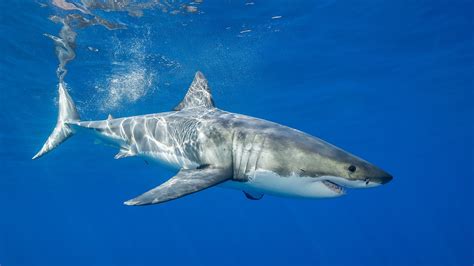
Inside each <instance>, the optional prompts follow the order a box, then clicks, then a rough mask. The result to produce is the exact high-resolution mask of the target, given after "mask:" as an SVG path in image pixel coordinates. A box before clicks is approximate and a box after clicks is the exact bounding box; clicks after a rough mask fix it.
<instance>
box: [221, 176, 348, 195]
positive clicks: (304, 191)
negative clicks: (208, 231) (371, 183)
mask: <svg viewBox="0 0 474 266" xmlns="http://www.w3.org/2000/svg"><path fill="white" fill-rule="evenodd" d="M248 176H250V177H251V178H250V180H249V181H247V182H237V181H227V182H225V183H223V184H221V187H226V188H232V189H238V190H243V191H247V192H257V193H263V194H270V195H275V196H285V197H300V198H332V197H338V196H341V195H344V192H343V191H340V190H337V189H334V188H331V186H328V184H327V183H325V182H324V181H322V180H319V181H318V180H316V179H315V178H313V177H300V176H297V175H294V174H293V175H291V176H283V177H282V176H280V175H278V174H277V173H275V172H272V171H268V170H261V169H258V170H256V171H252V172H250V173H248Z"/></svg>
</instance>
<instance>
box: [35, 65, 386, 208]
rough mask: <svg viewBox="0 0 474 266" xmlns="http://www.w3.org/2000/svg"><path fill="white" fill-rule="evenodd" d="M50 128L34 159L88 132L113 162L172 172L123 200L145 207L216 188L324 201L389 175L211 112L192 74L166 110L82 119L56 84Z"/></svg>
mask: <svg viewBox="0 0 474 266" xmlns="http://www.w3.org/2000/svg"><path fill="white" fill-rule="evenodd" d="M58 87H59V114H58V119H57V123H56V127H55V128H54V130H53V132H52V133H51V135H50V136H49V138H48V139H47V141H46V143H45V144H44V145H43V147H42V148H41V150H40V151H39V152H38V153H37V154H36V155H35V156H34V157H33V159H37V158H39V157H41V156H43V155H44V154H46V153H47V152H49V151H51V150H53V149H54V148H56V147H58V146H59V145H60V144H61V143H62V142H64V141H65V140H66V139H68V138H69V137H70V136H72V135H73V134H75V133H82V132H84V133H91V134H94V135H96V136H97V137H98V138H100V139H102V140H103V142H105V143H107V144H108V145H113V146H115V147H117V148H118V149H119V152H118V153H117V155H116V156H115V158H116V159H120V158H125V157H131V156H139V157H143V158H146V160H148V161H154V162H158V163H162V164H166V165H169V166H171V167H174V168H176V169H179V172H178V173H177V174H176V175H175V176H174V177H172V178H170V179H169V180H168V181H166V182H164V183H163V184H161V185H159V186H158V187H156V188H153V189H151V190H150V191H148V192H146V193H144V194H142V195H140V196H138V197H136V198H134V199H131V200H128V201H126V202H125V204H126V205H149V204H157V203H162V202H166V201H170V200H173V199H177V198H180V197H183V196H186V195H189V194H191V193H194V192H198V191H201V190H204V189H206V188H210V187H213V186H216V185H221V186H224V187H229V188H233V189H238V190H241V191H243V192H244V194H245V196H246V197H247V198H249V199H253V200H257V199H261V198H262V197H263V195H264V194H271V195H276V196H287V197H303V198H328V197H338V196H341V195H344V194H345V188H368V187H375V186H378V185H381V184H385V183H387V182H389V181H390V180H392V176H391V175H390V174H388V173H387V172H385V171H383V170H382V169H380V168H378V167H376V166H375V165H373V164H371V163H369V162H367V161H365V160H363V159H360V158H358V157H356V156H354V155H352V154H350V153H348V152H346V151H344V150H342V149H340V148H337V147H335V146H333V145H331V144H329V143H327V142H325V141H323V140H321V139H319V138H316V137H313V136H310V135H308V134H306V133H303V132H301V131H299V130H296V129H292V128H289V127H286V126H283V125H280V124H277V123H273V122H269V121H266V120H262V119H258V118H254V117H250V116H246V115H241V114H235V113H231V112H226V111H223V110H220V109H218V108H216V107H215V105H214V101H213V98H212V95H211V90H210V88H209V86H208V82H207V80H206V78H205V77H204V75H203V74H202V73H201V72H197V73H196V75H195V77H194V80H193V82H192V84H191V86H190V87H189V90H188V92H187V93H186V95H185V97H184V99H183V100H182V101H181V103H179V104H178V105H177V106H176V107H175V108H174V110H173V111H171V112H165V113H157V114H148V115H141V116H132V117H125V118H113V117H111V116H110V115H109V117H108V118H107V119H106V120H100V121H81V120H80V117H79V114H78V112H77V109H76V106H75V104H74V102H73V100H72V98H71V96H70V95H69V93H68V91H67V90H66V88H65V86H64V84H63V83H60V84H59V86H58Z"/></svg>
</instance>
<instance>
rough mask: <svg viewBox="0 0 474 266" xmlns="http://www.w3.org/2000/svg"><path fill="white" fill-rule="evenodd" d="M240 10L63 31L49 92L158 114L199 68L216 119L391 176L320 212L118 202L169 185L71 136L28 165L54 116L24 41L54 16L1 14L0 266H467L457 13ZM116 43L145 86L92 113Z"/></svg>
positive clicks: (469, 97) (461, 47) (465, 96)
mask: <svg viewBox="0 0 474 266" xmlns="http://www.w3.org/2000/svg"><path fill="white" fill-rule="evenodd" d="M254 2H255V4H254V5H245V2H244V1H205V2H204V3H203V4H201V6H200V7H199V8H200V10H201V11H203V13H201V14H188V15H178V16H171V15H169V14H163V13H161V12H158V11H145V15H144V16H143V17H142V18H129V17H127V16H126V15H124V14H117V15H114V14H111V13H110V14H109V13H104V16H106V17H108V18H110V19H112V20H113V19H118V20H120V21H122V22H124V23H126V24H127V25H129V29H128V30H123V31H114V32H111V31H108V30H106V29H104V28H101V27H99V26H97V27H90V28H86V29H83V30H79V31H78V42H77V58H76V59H75V61H72V62H71V63H70V64H69V65H68V68H69V70H70V71H69V74H68V76H67V77H66V81H67V82H68V85H69V88H70V92H71V94H72V96H73V98H74V99H75V100H76V102H77V104H78V107H79V108H80V112H81V115H82V117H83V118H84V119H104V118H105V117H106V116H107V114H108V113H109V112H112V114H113V115H115V116H117V117H118V116H129V115H136V114H145V113H153V112H162V111H168V110H170V109H171V108H172V107H173V106H174V105H175V104H177V103H178V102H179V100H180V99H181V98H182V96H183V95H184V93H185V91H186V89H187V86H188V85H189V83H190V82H191V80H192V76H193V74H194V72H195V71H196V70H201V71H203V72H204V74H205V75H206V76H207V78H208V79H209V82H210V85H211V87H212V89H213V91H214V95H215V96H214V98H215V101H216V103H217V105H218V106H219V107H220V108H222V109H225V110H229V111H233V112H238V113H244V114H248V115H252V116H256V117H261V118H265V119H268V120H272V121H276V122H279V123H282V124H285V125H288V126H291V127H295V128H298V129H301V130H303V131H306V132H308V133H310V134H312V135H315V136H318V137H321V138H322V139H325V140H327V141H329V142H331V143H333V144H335V145H337V146H340V147H342V148H343V149H346V150H348V151H350V152H352V153H355V154H357V155H359V156H361V157H362V158H365V159H367V160H369V161H371V162H373V163H375V164H377V165H379V166H381V167H382V168H384V169H386V170H387V171H389V172H390V173H391V174H393V175H394V177H395V179H394V180H393V181H392V182H391V183H389V184H388V185H386V186H382V187H378V188H375V189H368V190H350V191H349V193H348V195H346V196H344V197H342V198H337V199H330V200H301V199H286V198H276V197H271V196H266V197H264V198H263V199H262V200H261V201H249V200H247V199H246V198H245V197H244V195H243V194H242V193H241V192H239V191H233V190H226V189H220V188H213V189H209V190H207V191H204V192H202V193H197V194H194V195H191V196H188V197H186V198H182V199H179V200H176V201H172V202H168V203H166V204H162V205H158V206H149V207H127V206H124V205H122V202H123V201H124V200H127V199H130V198H132V197H135V196H136V195H138V194H141V193H142V192H144V191H146V190H148V189H150V188H152V187H154V186H156V185H158V184H159V183H161V182H163V181H164V180H166V179H167V178H169V177H171V176H172V175H173V172H170V171H167V170H164V169H163V168H161V167H160V166H153V165H146V164H145V163H144V162H143V161H141V160H138V159H123V160H120V161H117V160H114V159H113V156H114V154H115V153H116V152H117V151H115V150H113V149H110V148H108V147H103V146H100V145H94V143H93V141H92V140H90V139H87V138H83V137H80V136H76V137H73V138H72V139H70V140H69V141H68V142H67V143H65V144H64V145H62V146H61V147H60V148H58V149H57V150H55V151H54V152H53V153H51V154H49V155H48V156H46V157H45V158H42V159H41V160H38V161H31V159H30V158H31V157H32V156H33V155H34V154H35V152H36V151H37V150H38V149H39V148H40V147H41V145H42V143H43V142H44V140H45V139H46V138H47V136H48V134H49V133H50V131H51V129H52V127H53V126H54V124H55V119H56V112H57V111H56V106H55V103H54V102H55V100H54V99H55V97H56V93H57V92H56V86H57V79H56V76H55V70H56V67H57V59H56V57H55V54H54V49H53V43H52V42H51V41H50V40H49V39H47V38H46V37H44V36H42V34H43V33H50V34H57V32H58V31H59V28H60V26H59V25H56V24H54V23H52V22H51V21H49V20H48V19H47V17H48V16H49V15H52V14H64V11H61V10H58V9H55V8H52V7H47V8H41V7H40V6H39V5H38V4H37V3H35V2H33V1H31V2H29V1H28V2H27V1H14V0H7V1H5V0H2V1H1V3H0V19H1V23H0V36H1V42H0V54H1V57H0V75H1V78H0V80H1V81H0V85H1V88H0V122H1V123H0V147H1V148H0V166H1V169H0V170H1V172H0V264H1V265H2V266H12V265H472V263H474V255H473V254H474V251H473V243H474V229H473V224H474V219H473V213H474V211H473V196H472V193H473V177H474V169H473V144H474V143H473V133H474V132H473V131H474V128H473V121H474V117H473V116H474V108H473V106H474V105H473V103H472V101H473V88H474V84H473V77H472V75H473V73H474V69H473V68H474V67H473V60H474V57H473V51H474V37H473V29H474V23H473V15H472V14H473V10H474V6H473V3H472V1H447V0H446V1H432V0H430V1H349V2H347V1H331V0H324V1H257V0H255V1H254ZM277 15H281V16H283V17H282V18H281V19H273V20H272V19H271V17H272V16H277ZM114 16H115V17H114ZM183 24H184V25H183ZM226 27H230V28H228V29H226ZM244 29H251V30H252V31H251V32H249V33H246V34H239V32H240V31H241V30H244ZM239 35H242V36H239ZM143 36H146V38H145V37H143ZM133 40H145V41H144V42H143V43H142V44H143V45H144V46H145V48H144V49H142V50H140V51H139V52H146V55H147V56H146V57H145V58H141V59H134V60H138V61H140V62H141V63H143V64H142V66H144V67H146V69H151V70H153V71H155V73H156V78H155V79H154V82H153V84H152V87H153V88H154V89H153V90H150V92H149V93H148V94H147V95H146V96H144V97H141V98H140V99H139V100H137V101H135V102H124V103H122V104H121V105H120V106H116V107H114V108H112V109H111V108H109V109H108V110H106V109H104V108H100V105H101V101H102V100H103V97H104V94H103V93H102V94H100V93H99V92H98V91H97V90H96V89H95V88H94V84H96V83H97V82H98V83H101V82H102V83H104V80H106V79H107V77H108V76H109V75H111V73H112V72H113V69H112V68H111V65H112V62H111V58H115V57H114V51H117V49H119V48H118V47H117V42H119V43H120V42H122V43H123V44H125V46H126V47H122V48H120V49H122V50H121V51H122V52H124V50H123V49H125V58H122V59H123V60H124V61H127V58H126V56H127V53H126V49H128V47H127V45H126V44H127V43H128V42H129V41H133ZM88 46H92V47H97V48H99V52H97V53H92V52H90V51H89V50H88V49H87V47H88ZM161 55H164V56H166V57H167V58H171V59H172V60H175V61H176V62H179V67H177V68H174V69H170V68H169V67H166V66H165V65H163V62H161V61H160V60H158V59H159V58H160V56H161ZM157 58H158V59H157ZM101 97H102V98H101Z"/></svg>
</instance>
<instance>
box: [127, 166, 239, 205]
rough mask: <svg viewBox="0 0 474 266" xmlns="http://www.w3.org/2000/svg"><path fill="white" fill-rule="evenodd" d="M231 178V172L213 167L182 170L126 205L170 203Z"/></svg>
mask: <svg viewBox="0 0 474 266" xmlns="http://www.w3.org/2000/svg"><path fill="white" fill-rule="evenodd" d="M231 176H232V173H231V171H229V170H227V169H222V168H213V167H211V166H208V167H205V168H199V169H191V170H186V169H181V171H179V173H178V174H177V175H175V176H174V177H172V178H170V179H169V180H168V181H166V182H165V183H163V184H161V185H159V186H158V187H156V188H154V189H152V190H150V191H148V192H146V193H144V194H142V195H141V196H138V197H136V198H134V199H131V200H129V201H126V202H124V204H125V205H134V206H135V205H150V204H158V203H162V202H165V201H170V200H173V199H177V198H180V197H183V196H186V195H188V194H191V193H194V192H198V191H201V190H204V189H206V188H209V187H212V186H215V185H217V184H219V183H222V182H224V181H226V180H228V179H230V178H231Z"/></svg>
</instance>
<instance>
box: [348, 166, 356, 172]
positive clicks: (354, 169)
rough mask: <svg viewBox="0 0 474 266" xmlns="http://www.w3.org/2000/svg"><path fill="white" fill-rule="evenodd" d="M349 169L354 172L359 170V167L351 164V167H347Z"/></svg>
mask: <svg viewBox="0 0 474 266" xmlns="http://www.w3.org/2000/svg"><path fill="white" fill-rule="evenodd" d="M347 170H349V171H350V172H351V173H354V172H355V171H356V170H357V167H355V166H354V165H351V166H349V168H347Z"/></svg>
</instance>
